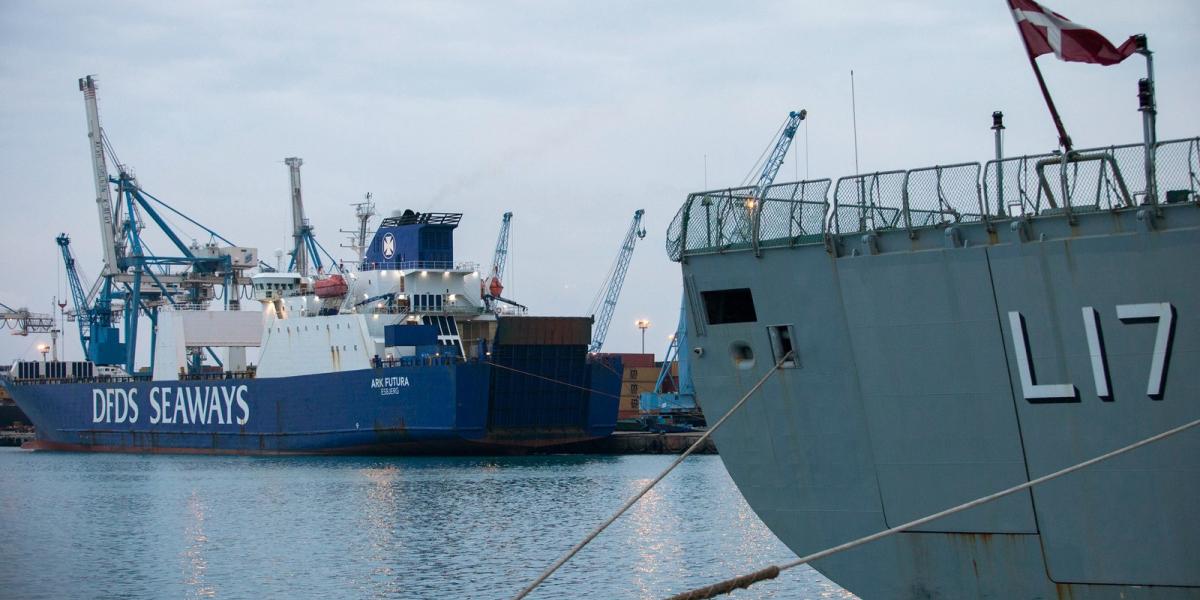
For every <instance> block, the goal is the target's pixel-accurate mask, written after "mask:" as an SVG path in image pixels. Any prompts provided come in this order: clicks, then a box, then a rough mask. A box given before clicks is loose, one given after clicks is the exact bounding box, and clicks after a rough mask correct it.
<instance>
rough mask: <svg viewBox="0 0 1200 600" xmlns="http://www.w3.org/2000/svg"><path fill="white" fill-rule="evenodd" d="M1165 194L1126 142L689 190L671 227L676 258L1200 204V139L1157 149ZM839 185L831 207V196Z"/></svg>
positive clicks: (1139, 152) (670, 249)
mask: <svg viewBox="0 0 1200 600" xmlns="http://www.w3.org/2000/svg"><path fill="white" fill-rule="evenodd" d="M1154 159H1155V160H1154V163H1155V170H1154V172H1155V179H1156V182H1157V189H1158V190H1159V193H1158V195H1157V197H1154V198H1150V197H1148V194H1147V192H1146V188H1147V185H1146V176H1145V168H1144V146H1143V145H1141V144H1126V145H1122V146H1108V147H1103V148H1096V149H1091V150H1082V151H1078V152H1072V153H1071V155H1070V156H1068V157H1067V160H1066V161H1064V160H1063V157H1062V156H1061V155H1060V154H1035V155H1026V156H1014V157H1010V158H1005V159H1001V160H990V161H987V162H986V163H984V164H983V165H982V166H981V165H980V164H979V163H958V164H951V165H940V166H933V167H925V168H920V169H913V170H907V171H905V170H895V171H879V172H875V173H865V174H859V175H853V176H848V177H842V178H840V179H838V180H837V183H836V184H834V185H832V186H831V185H830V183H829V180H828V179H819V180H811V181H800V182H794V183H780V184H775V185H772V186H769V187H767V188H766V189H765V190H763V193H762V194H761V195H762V198H756V197H755V195H756V194H757V193H758V191H757V190H756V188H753V187H740V188H728V189H722V190H712V191H706V192H697V193H693V194H690V195H689V196H688V197H687V200H686V201H684V204H683V206H682V207H680V209H679V211H678V212H677V213H676V214H675V218H674V219H673V220H672V221H671V225H670V227H669V228H668V230H667V243H666V246H667V254H668V256H670V258H671V260H675V261H679V260H682V258H683V257H685V256H688V255H695V254H711V253H720V252H727V251H734V250H744V249H755V250H757V249H759V248H764V247H772V246H794V245H801V244H816V243H822V242H826V243H827V241H828V240H829V239H830V238H831V237H832V236H840V235H847V234H855V233H864V232H869V231H882V230H895V229H903V230H906V231H907V233H908V235H909V236H910V237H916V236H917V235H919V233H920V231H921V230H923V229H926V228H940V227H946V226H948V225H952V224H956V223H972V222H984V223H986V224H987V225H988V226H989V227H991V222H992V221H994V220H996V219H1009V218H1016V217H1027V218H1028V217H1034V216H1038V215H1043V216H1050V215H1055V214H1064V213H1065V214H1067V215H1068V217H1070V216H1071V215H1072V214H1073V213H1082V212H1089V211H1098V210H1111V209H1117V208H1122V207H1129V206H1135V205H1142V204H1151V205H1154V204H1158V203H1166V204H1173V203H1179V202H1194V201H1196V200H1197V199H1200V137H1193V138H1185V139H1178V140H1169V141H1163V142H1159V143H1158V144H1157V145H1156V146H1155V156H1154ZM830 187H832V188H833V202H832V205H831V204H830V202H829V200H828V195H829V189H830Z"/></svg>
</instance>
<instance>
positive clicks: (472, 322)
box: [6, 211, 621, 454]
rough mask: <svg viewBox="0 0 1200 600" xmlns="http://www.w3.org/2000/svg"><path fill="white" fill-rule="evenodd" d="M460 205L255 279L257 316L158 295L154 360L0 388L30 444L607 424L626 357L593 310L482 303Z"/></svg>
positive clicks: (452, 432) (465, 444)
mask: <svg viewBox="0 0 1200 600" xmlns="http://www.w3.org/2000/svg"><path fill="white" fill-rule="evenodd" d="M460 219H461V214H458V213H416V212H413V211H405V212H404V213H402V214H400V215H397V216H393V217H389V218H386V219H384V220H383V221H382V223H381V224H380V226H379V228H378V230H377V231H376V232H375V235H374V238H373V240H372V241H371V242H370V245H369V248H367V249H366V252H365V257H364V260H363V262H362V265H361V268H360V269H359V270H357V271H347V272H345V274H344V275H340V274H335V275H329V276H325V277H320V278H314V277H305V276H302V275H300V274H299V273H294V272H264V273H259V274H255V275H252V276H251V277H250V282H251V283H250V287H251V289H252V293H253V298H254V300H256V301H257V302H258V303H260V304H261V307H262V310H261V312H260V311H251V310H224V311H214V310H190V309H189V307H187V306H178V307H174V306H172V307H170V308H169V309H168V308H166V307H164V308H163V309H160V310H159V311H158V312H157V315H156V318H155V330H154V337H155V341H154V344H153V345H154V348H153V350H154V352H153V359H152V367H150V368H149V369H148V370H147V371H139V372H129V370H128V369H124V370H122V369H120V368H119V367H111V366H109V367H104V366H100V365H97V364H96V363H95V362H92V361H75V362H17V363H16V364H14V365H13V367H12V369H11V371H10V374H9V375H8V379H7V381H6V384H7V388H8V390H9V391H10V392H11V394H12V397H13V399H14V400H15V401H16V402H17V404H18V405H20V407H21V408H22V409H23V410H24V411H25V413H26V414H27V415H28V416H29V419H30V420H31V421H32V422H33V424H34V425H35V427H36V429H37V439H36V440H35V441H33V442H30V443H28V444H26V447H29V448H33V449H52V450H73V451H122V452H194V453H233V454H286V453H490V452H501V453H503V452H523V451H527V450H531V449H537V448H546V447H550V446H554V445H558V444H568V443H572V442H578V441H583V440H588V439H594V438H598V437H604V436H607V435H609V434H611V433H612V431H613V428H614V426H615V423H616V414H617V402H616V400H615V398H616V396H617V394H618V392H619V389H620V383H621V381H620V379H621V376H620V373H621V365H620V360H619V358H615V357H606V356H592V355H589V353H588V351H587V349H588V345H589V342H590V341H591V325H592V319H591V318H590V317H534V316H525V315H522V314H503V313H502V311H499V310H496V309H495V308H492V307H489V306H488V304H487V303H485V302H484V300H483V294H482V293H481V278H483V277H484V276H483V275H481V274H480V272H479V270H478V269H477V267H476V266H475V265H473V264H470V263H459V262H455V258H454V250H453V248H454V246H453V233H454V230H455V228H456V227H457V226H458V223H459V221H460ZM493 287H494V286H493ZM123 343H124V342H123ZM213 347H228V348H231V349H233V350H235V352H231V353H230V354H229V356H230V357H231V358H230V359H229V360H227V361H226V363H225V368H218V369H213V368H211V367H210V368H202V369H196V368H193V367H194V364H193V361H194V357H195V356H196V355H197V354H199V353H200V352H202V351H205V350H204V349H211V348H213ZM249 347H257V348H258V350H259V354H260V356H259V361H258V363H257V365H254V366H253V367H244V366H241V365H239V364H238V361H239V360H244V352H245V348H249ZM239 349H240V350H241V352H240V355H241V358H240V359H239V358H238V355H239V352H236V350H239Z"/></svg>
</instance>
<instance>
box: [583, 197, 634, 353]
mask: <svg viewBox="0 0 1200 600" xmlns="http://www.w3.org/2000/svg"><path fill="white" fill-rule="evenodd" d="M645 212H646V211H644V210H642V209H640V208H639V209H638V210H637V211H636V212H634V213H633V222H632V223H630V225H629V230H628V231H627V232H625V239H624V240H623V241H622V242H621V250H620V251H619V252H618V253H617V259H616V261H614V262H613V267H612V270H611V271H610V272H609V277H608V279H607V280H605V282H604V286H603V287H601V288H600V292H601V294H602V295H603V301H602V302H600V303H599V305H598V306H597V305H596V304H593V306H592V311H591V312H592V314H593V315H594V316H595V318H596V325H595V327H594V328H593V330H592V343H591V345H589V346H588V352H599V351H600V348H601V347H602V346H604V338H605V337H607V336H608V325H609V323H611V322H612V317H613V311H615V310H616V308H617V298H620V297H621V286H622V285H624V283H625V274H626V273H627V272H628V271H629V261H630V259H631V258H633V247H634V245H636V244H637V241H638V240H640V239H642V238H644V237H646V229H645V228H644V227H642V226H641V225H642V215H643V214H644V213H645ZM599 297H600V296H597V298H599ZM597 311H599V315H596V312H597Z"/></svg>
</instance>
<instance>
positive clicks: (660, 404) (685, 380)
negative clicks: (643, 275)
mask: <svg viewBox="0 0 1200 600" xmlns="http://www.w3.org/2000/svg"><path fill="white" fill-rule="evenodd" d="M687 339H688V336H687V310H686V305H685V304H684V303H683V302H682V300H681V301H680V304H679V325H678V327H676V329H675V334H674V335H672V336H671V343H670V344H669V345H668V346H667V352H666V354H665V355H664V356H663V363H662V369H661V370H659V372H658V379H657V380H656V381H655V382H654V391H652V392H642V394H641V396H640V397H639V398H638V408H639V409H640V410H641V411H642V412H643V413H647V412H651V413H658V414H657V415H656V416H657V418H656V419H655V420H654V421H652V422H649V423H648V426H649V427H650V428H651V430H654V429H655V428H663V427H664V426H665V425H667V424H673V423H670V421H673V420H674V421H679V420H690V421H701V420H702V416H701V415H699V412H700V411H699V408H698V407H697V405H696V388H695V386H694V385H693V384H692V368H691V360H690V358H689V354H688V351H687V348H688V342H687ZM681 349H682V350H681ZM676 364H677V365H678V367H677V368H678V373H677V377H675V378H673V377H672V376H671V370H672V369H671V368H672V365H676ZM669 384H673V385H669ZM668 388H671V389H668ZM672 390H673V391H672Z"/></svg>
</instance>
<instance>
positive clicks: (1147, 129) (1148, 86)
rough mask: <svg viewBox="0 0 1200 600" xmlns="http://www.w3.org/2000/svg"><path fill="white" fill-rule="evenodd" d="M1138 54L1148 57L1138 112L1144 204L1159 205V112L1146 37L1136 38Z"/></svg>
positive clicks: (1140, 89) (1139, 93)
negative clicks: (1142, 149) (1140, 127)
mask: <svg viewBox="0 0 1200 600" xmlns="http://www.w3.org/2000/svg"><path fill="white" fill-rule="evenodd" d="M1134 39H1135V40H1136V43H1137V52H1138V53H1139V54H1141V55H1142V56H1145V57H1146V78H1145V79H1143V80H1141V81H1139V82H1138V105H1139V106H1138V110H1140V111H1141V112H1142V137H1143V143H1144V145H1145V150H1144V156H1145V163H1146V164H1145V167H1146V197H1145V199H1143V203H1145V204H1150V205H1155V204H1158V182H1157V181H1156V179H1157V178H1156V173H1155V166H1154V163H1155V160H1154V159H1155V156H1154V155H1155V154H1156V153H1157V150H1158V132H1157V131H1155V129H1156V127H1155V122H1154V121H1155V116H1156V113H1157V112H1158V110H1157V106H1155V104H1156V102H1155V100H1154V56H1153V53H1152V52H1150V43H1149V41H1147V39H1146V36H1145V35H1137V36H1134Z"/></svg>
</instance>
